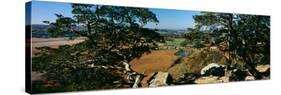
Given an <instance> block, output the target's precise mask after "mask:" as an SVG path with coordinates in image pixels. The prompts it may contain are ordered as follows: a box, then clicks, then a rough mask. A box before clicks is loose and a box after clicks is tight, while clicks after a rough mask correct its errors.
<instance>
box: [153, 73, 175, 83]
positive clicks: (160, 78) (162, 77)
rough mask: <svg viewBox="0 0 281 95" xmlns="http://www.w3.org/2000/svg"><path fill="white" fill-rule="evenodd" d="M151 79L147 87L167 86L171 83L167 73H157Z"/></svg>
mask: <svg viewBox="0 0 281 95" xmlns="http://www.w3.org/2000/svg"><path fill="white" fill-rule="evenodd" d="M152 78H153V79H151V81H150V82H149V83H150V85H149V87H158V86H167V85H169V84H171V83H172V81H173V79H172V77H171V75H170V74H169V73H168V72H157V73H156V74H155V75H154V76H153V77H152Z"/></svg>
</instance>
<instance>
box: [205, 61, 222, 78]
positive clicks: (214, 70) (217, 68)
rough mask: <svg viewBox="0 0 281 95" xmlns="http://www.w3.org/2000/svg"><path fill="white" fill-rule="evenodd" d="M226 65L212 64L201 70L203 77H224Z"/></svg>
mask: <svg viewBox="0 0 281 95" xmlns="http://www.w3.org/2000/svg"><path fill="white" fill-rule="evenodd" d="M225 68H226V66H225V65H219V64H216V63H211V64H208V65H207V66H205V67H204V68H203V69H201V75H203V76H210V75H212V76H224V74H225Z"/></svg>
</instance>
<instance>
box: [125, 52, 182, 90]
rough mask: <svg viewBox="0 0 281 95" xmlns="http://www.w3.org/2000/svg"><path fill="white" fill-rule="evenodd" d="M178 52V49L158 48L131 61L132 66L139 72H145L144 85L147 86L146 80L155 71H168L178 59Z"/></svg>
mask: <svg viewBox="0 0 281 95" xmlns="http://www.w3.org/2000/svg"><path fill="white" fill-rule="evenodd" d="M176 52H177V50H157V51H151V53H145V54H143V55H142V56H141V57H140V58H136V59H134V60H132V61H131V62H130V64H131V68H132V69H133V70H134V71H136V72H138V73H143V72H145V73H144V75H145V77H144V79H143V81H142V85H143V86H147V85H146V82H147V81H148V80H149V79H150V77H151V76H152V75H153V74H154V73H155V72H160V71H162V72H167V71H168V69H169V68H170V67H171V66H172V65H173V64H174V62H175V60H176V59H177V55H175V53H176Z"/></svg>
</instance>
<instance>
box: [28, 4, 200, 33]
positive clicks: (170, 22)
mask: <svg viewBox="0 0 281 95" xmlns="http://www.w3.org/2000/svg"><path fill="white" fill-rule="evenodd" d="M71 10H72V8H71V4H70V3H58V2H46V1H45V2H44V1H33V2H32V11H31V23H32V24H43V22H42V21H46V20H47V21H54V20H55V19H56V17H55V14H63V15H64V16H67V17H71V16H72V14H71ZM150 11H152V12H153V13H155V14H156V16H157V19H158V20H159V23H158V24H157V25H156V24H154V23H148V24H147V25H145V27H148V28H157V29H187V28H191V27H193V26H194V20H193V18H192V16H193V15H196V14H200V12H196V11H188V10H170V9H153V8H150Z"/></svg>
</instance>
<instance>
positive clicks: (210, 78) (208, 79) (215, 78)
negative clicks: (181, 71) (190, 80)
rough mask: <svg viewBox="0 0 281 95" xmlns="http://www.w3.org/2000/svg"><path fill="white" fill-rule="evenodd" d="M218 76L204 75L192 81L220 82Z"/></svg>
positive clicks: (197, 82)
mask: <svg viewBox="0 0 281 95" xmlns="http://www.w3.org/2000/svg"><path fill="white" fill-rule="evenodd" d="M221 82H222V81H221V80H219V77H218V76H204V77H200V78H198V79H196V80H195V81H194V83H196V84H206V83H221Z"/></svg>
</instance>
